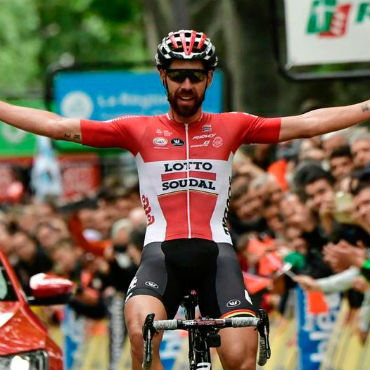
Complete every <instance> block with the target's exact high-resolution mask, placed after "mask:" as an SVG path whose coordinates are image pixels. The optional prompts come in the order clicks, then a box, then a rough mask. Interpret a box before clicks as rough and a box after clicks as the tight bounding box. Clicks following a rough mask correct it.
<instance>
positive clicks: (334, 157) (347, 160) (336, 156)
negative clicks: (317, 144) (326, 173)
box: [329, 145, 353, 190]
mask: <svg viewBox="0 0 370 370" xmlns="http://www.w3.org/2000/svg"><path fill="white" fill-rule="evenodd" d="M329 167H330V172H331V173H332V175H333V176H334V178H335V188H336V190H339V189H340V188H341V182H342V181H343V179H345V178H346V177H348V176H349V174H350V173H351V172H352V170H353V158H352V153H351V148H350V146H349V145H342V146H338V147H336V148H334V149H333V151H332V152H331V154H330V156H329Z"/></svg>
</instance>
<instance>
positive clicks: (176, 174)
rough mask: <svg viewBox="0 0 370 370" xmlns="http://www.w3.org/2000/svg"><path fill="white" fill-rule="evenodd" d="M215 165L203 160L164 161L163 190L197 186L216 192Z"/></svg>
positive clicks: (177, 189) (203, 189)
mask: <svg viewBox="0 0 370 370" xmlns="http://www.w3.org/2000/svg"><path fill="white" fill-rule="evenodd" d="M212 170H213V165H212V163H210V162H203V161H189V162H187V161H182V162H175V161H173V162H167V163H164V172H163V173H162V175H161V176H162V190H163V191H164V192H167V191H169V192H171V191H179V190H186V189H189V188H197V189H199V190H202V191H206V192H207V191H208V192H210V191H211V192H212V193H214V192H215V190H216V174H215V173H214V172H212Z"/></svg>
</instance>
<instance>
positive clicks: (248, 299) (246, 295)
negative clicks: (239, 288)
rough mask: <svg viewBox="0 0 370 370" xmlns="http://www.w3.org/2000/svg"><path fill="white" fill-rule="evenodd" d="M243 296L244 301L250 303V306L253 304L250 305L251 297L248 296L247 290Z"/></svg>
mask: <svg viewBox="0 0 370 370" xmlns="http://www.w3.org/2000/svg"><path fill="white" fill-rule="evenodd" d="M244 295H245V299H246V300H247V301H248V302H249V303H250V304H253V303H252V300H251V297H250V296H249V294H248V292H247V289H244Z"/></svg>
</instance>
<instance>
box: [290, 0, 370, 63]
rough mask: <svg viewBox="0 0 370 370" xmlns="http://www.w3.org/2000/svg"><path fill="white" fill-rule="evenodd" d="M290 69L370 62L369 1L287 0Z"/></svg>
mask: <svg viewBox="0 0 370 370" xmlns="http://www.w3.org/2000/svg"><path fill="white" fill-rule="evenodd" d="M285 17H286V22H285V23H286V38H287V52H288V53H287V55H288V61H287V62H288V67H292V66H300V65H315V64H325V63H349V62H369V61H370V0H299V1H297V0H285Z"/></svg>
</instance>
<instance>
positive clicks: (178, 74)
mask: <svg viewBox="0 0 370 370" xmlns="http://www.w3.org/2000/svg"><path fill="white" fill-rule="evenodd" d="M166 75H167V76H168V78H169V79H170V80H171V81H173V82H180V83H181V82H184V81H185V80H186V79H187V78H189V80H190V81H191V82H192V83H197V82H201V81H204V80H205V79H206V77H207V75H208V72H207V71H206V70H204V69H166Z"/></svg>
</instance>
